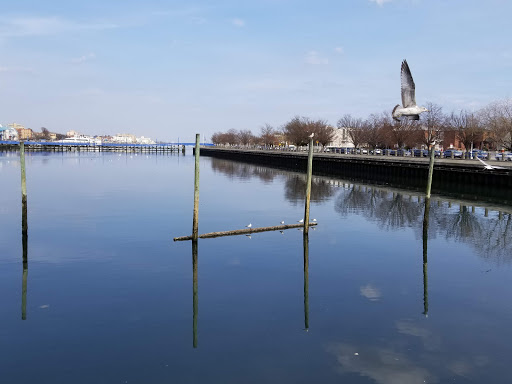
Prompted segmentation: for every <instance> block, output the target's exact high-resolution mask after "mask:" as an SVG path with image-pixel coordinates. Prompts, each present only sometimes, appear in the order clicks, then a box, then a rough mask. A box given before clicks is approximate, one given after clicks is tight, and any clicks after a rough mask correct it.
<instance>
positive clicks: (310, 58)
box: [305, 51, 329, 65]
mask: <svg viewBox="0 0 512 384" xmlns="http://www.w3.org/2000/svg"><path fill="white" fill-rule="evenodd" d="M305 61H306V63H308V64H312V65H322V64H323V65H326V64H329V59H327V58H326V57H321V56H320V54H319V53H318V52H317V51H309V52H308V53H307V54H306V59H305Z"/></svg>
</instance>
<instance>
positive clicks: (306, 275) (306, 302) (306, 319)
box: [303, 233, 309, 332]
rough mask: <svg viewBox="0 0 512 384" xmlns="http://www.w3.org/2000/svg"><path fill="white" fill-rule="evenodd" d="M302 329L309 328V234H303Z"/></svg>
mask: <svg viewBox="0 0 512 384" xmlns="http://www.w3.org/2000/svg"><path fill="white" fill-rule="evenodd" d="M303 243H304V329H305V330H306V332H307V331H308V330H309V235H308V234H307V233H305V234H304V237H303Z"/></svg>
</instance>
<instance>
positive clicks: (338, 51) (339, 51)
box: [334, 47, 345, 54]
mask: <svg viewBox="0 0 512 384" xmlns="http://www.w3.org/2000/svg"><path fill="white" fill-rule="evenodd" d="M334 52H336V53H340V54H341V53H344V52H345V51H344V50H343V47H336V48H334Z"/></svg>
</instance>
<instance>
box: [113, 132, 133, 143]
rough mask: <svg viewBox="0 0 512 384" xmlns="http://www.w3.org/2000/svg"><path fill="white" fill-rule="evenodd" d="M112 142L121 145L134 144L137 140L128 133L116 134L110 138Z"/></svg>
mask: <svg viewBox="0 0 512 384" xmlns="http://www.w3.org/2000/svg"><path fill="white" fill-rule="evenodd" d="M112 142H113V143H122V144H135V143H136V142H137V138H136V137H135V135H132V134H130V133H118V134H117V135H115V136H113V137H112Z"/></svg>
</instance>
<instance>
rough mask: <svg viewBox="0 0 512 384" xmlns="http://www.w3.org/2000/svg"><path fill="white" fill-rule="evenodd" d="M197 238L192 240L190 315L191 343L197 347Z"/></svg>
mask: <svg viewBox="0 0 512 384" xmlns="http://www.w3.org/2000/svg"><path fill="white" fill-rule="evenodd" d="M197 247H198V244H197V240H193V241H192V281H193V282H192V306H193V311H194V314H193V317H192V323H193V324H192V340H193V341H192V345H193V347H194V348H197V312H198V311H197V310H198V298H197V285H198V284H197Z"/></svg>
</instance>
